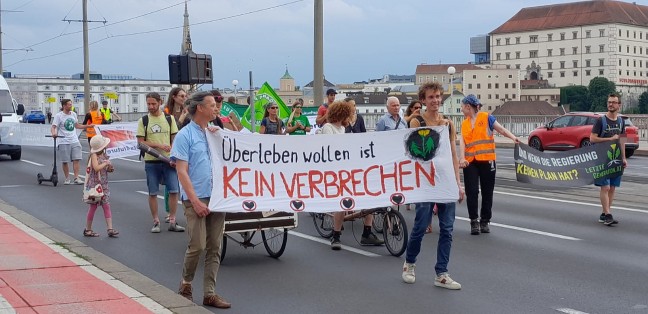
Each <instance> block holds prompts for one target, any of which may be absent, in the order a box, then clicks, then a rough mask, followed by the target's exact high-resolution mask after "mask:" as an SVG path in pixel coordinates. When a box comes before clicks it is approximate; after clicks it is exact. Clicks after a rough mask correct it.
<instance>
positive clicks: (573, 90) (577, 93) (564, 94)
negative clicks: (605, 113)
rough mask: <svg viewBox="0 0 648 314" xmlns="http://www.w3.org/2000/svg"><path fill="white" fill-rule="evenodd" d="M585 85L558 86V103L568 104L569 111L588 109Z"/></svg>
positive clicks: (588, 103)
mask: <svg viewBox="0 0 648 314" xmlns="http://www.w3.org/2000/svg"><path fill="white" fill-rule="evenodd" d="M588 97H589V95H588V91H587V87H585V86H580V85H578V86H566V87H561V88H560V104H561V105H569V111H589V110H590V102H589V100H588Z"/></svg>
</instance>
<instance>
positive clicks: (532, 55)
mask: <svg viewBox="0 0 648 314" xmlns="http://www.w3.org/2000/svg"><path fill="white" fill-rule="evenodd" d="M537 57H538V50H531V51H529V58H537Z"/></svg>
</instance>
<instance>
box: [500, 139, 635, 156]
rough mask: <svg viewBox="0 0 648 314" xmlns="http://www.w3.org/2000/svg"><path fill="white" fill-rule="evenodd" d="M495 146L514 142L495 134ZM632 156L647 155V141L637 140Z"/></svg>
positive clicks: (525, 142) (508, 144) (523, 140)
mask: <svg viewBox="0 0 648 314" xmlns="http://www.w3.org/2000/svg"><path fill="white" fill-rule="evenodd" d="M520 141H521V142H522V143H524V144H528V143H529V138H528V137H526V136H520ZM495 146H496V147H497V148H513V147H515V144H513V142H512V141H511V139H509V138H506V137H504V136H495ZM634 156H648V143H645V141H644V142H641V141H639V148H638V149H637V150H635V153H634Z"/></svg>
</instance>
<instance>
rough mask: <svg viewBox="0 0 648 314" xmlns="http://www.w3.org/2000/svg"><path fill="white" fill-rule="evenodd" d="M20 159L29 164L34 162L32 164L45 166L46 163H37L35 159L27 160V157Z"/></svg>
mask: <svg viewBox="0 0 648 314" xmlns="http://www.w3.org/2000/svg"><path fill="white" fill-rule="evenodd" d="M20 161H22V162H26V163H28V164H32V165H34V166H39V167H45V165H43V164H39V163H37V162H33V161H30V160H27V159H21V160H20Z"/></svg>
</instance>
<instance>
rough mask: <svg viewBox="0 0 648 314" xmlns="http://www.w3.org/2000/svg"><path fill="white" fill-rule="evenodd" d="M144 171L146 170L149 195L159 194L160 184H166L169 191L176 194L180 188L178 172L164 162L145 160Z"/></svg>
mask: <svg viewBox="0 0 648 314" xmlns="http://www.w3.org/2000/svg"><path fill="white" fill-rule="evenodd" d="M144 171H146V185H147V186H148V193H149V195H157V194H158V192H159V191H160V184H163V183H164V184H165V185H166V188H167V191H169V193H171V194H174V193H178V191H179V190H180V187H179V183H178V173H177V172H176V170H175V168H172V167H171V166H169V165H168V164H166V163H163V162H145V163H144Z"/></svg>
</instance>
